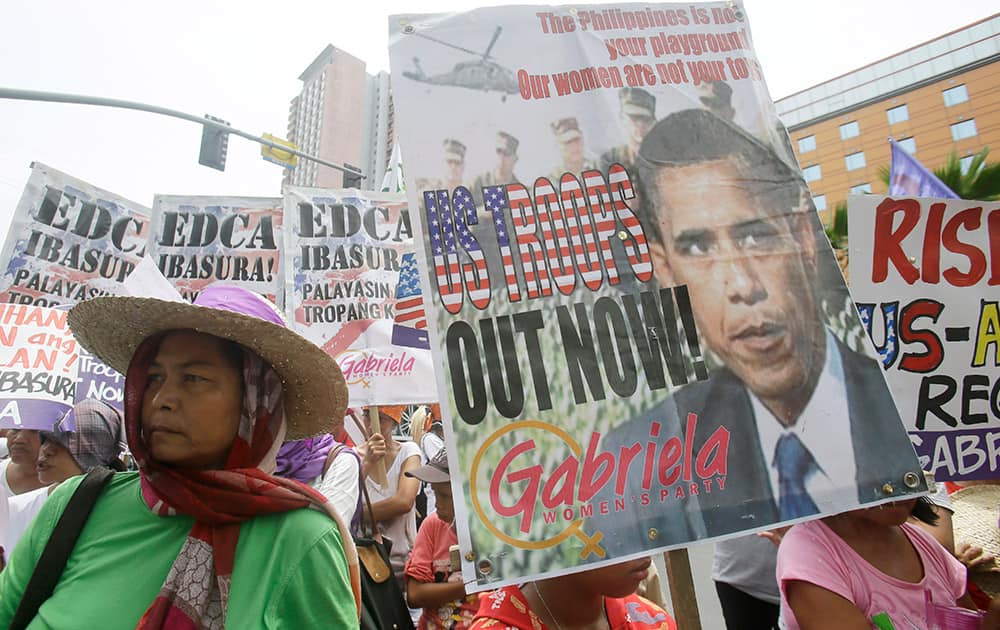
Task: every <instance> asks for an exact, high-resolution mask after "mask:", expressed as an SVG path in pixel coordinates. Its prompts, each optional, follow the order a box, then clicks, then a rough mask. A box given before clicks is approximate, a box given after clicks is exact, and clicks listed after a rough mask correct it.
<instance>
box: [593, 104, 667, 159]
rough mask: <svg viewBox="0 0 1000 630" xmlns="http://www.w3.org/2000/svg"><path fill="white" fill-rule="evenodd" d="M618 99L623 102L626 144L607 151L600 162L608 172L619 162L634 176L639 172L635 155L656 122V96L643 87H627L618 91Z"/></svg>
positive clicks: (622, 116) (622, 114)
mask: <svg viewBox="0 0 1000 630" xmlns="http://www.w3.org/2000/svg"><path fill="white" fill-rule="evenodd" d="M618 100H619V102H620V103H621V112H620V113H621V121H622V126H623V127H624V129H625V144H620V145H618V146H616V147H613V148H612V149H611V150H609V151H605V152H604V153H603V154H602V155H601V159H600V162H599V164H600V168H601V171H602V172H604V173H607V172H608V169H609V168H610V167H611V165H612V164H614V163H615V162H617V163H619V164H621V165H622V166H624V167H625V168H626V170H628V172H629V174H630V175H632V176H633V178H634V176H635V175H636V174H637V172H636V167H635V157H636V155H637V154H638V153H639V145H640V144H642V139H643V138H645V137H646V134H647V133H648V132H649V130H650V129H652V128H653V124H654V123H655V122H656V97H655V96H653V95H652V94H650V93H649V92H647V91H646V90H644V89H642V88H636V87H627V88H622V89H621V90H620V91H619V92H618Z"/></svg>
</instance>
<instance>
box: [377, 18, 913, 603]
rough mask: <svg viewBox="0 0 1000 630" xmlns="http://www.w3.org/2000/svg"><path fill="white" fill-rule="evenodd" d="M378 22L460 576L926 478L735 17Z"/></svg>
mask: <svg viewBox="0 0 1000 630" xmlns="http://www.w3.org/2000/svg"><path fill="white" fill-rule="evenodd" d="M390 30H391V48H390V57H391V63H392V81H393V94H394V97H395V103H396V111H397V116H398V121H399V127H398V128H399V130H400V137H401V140H400V143H401V147H402V150H403V159H404V162H405V163H406V165H407V170H406V176H407V182H406V190H407V193H408V196H409V200H410V208H411V213H412V217H413V227H414V231H415V234H416V241H417V245H416V251H417V255H418V257H419V258H420V261H421V263H422V269H423V270H424V272H423V273H424V275H423V277H422V282H423V291H424V295H425V297H426V299H425V305H426V306H427V308H428V309H429V310H428V312H427V320H428V328H429V338H430V344H431V348H432V351H433V352H434V353H435V358H436V361H435V364H436V365H438V366H439V370H438V386H439V392H440V396H441V404H442V413H443V415H444V417H445V420H446V423H445V424H446V437H447V443H448V447H449V457H450V466H451V472H452V483H453V489H454V491H455V497H456V514H457V517H456V524H457V526H458V531H459V539H460V543H461V546H462V548H463V550H465V551H464V553H463V570H464V571H465V572H466V579H470V576H474V577H475V579H476V584H475V586H474V588H478V589H483V588H488V587H492V586H498V585H503V584H510V583H516V582H519V581H521V580H523V579H524V578H526V577H529V576H544V575H552V574H557V573H565V572H566V571H567V570H578V569H581V568H585V567H593V566H599V565H602V564H608V563H612V562H615V561H619V560H624V559H628V558H630V557H636V556H639V555H646V554H649V553H650V552H651V551H653V550H658V549H665V548H670V547H677V546H684V545H687V544H689V543H691V542H692V541H695V540H700V539H706V538H713V537H722V536H728V535H734V534H736V533H739V532H746V531H752V530H759V529H763V528H767V527H771V526H774V525H776V524H778V523H788V522H793V521H795V520H798V519H803V518H809V517H814V516H816V515H820V514H829V513H834V512H839V511H843V510H846V509H850V508H851V507H854V506H857V505H860V504H873V503H877V502H881V501H888V500H892V499H897V498H899V497H900V496H905V495H906V494H908V493H913V492H920V491H924V490H925V485H924V481H923V478H922V475H920V474H919V473H920V470H919V467H918V465H917V459H916V456H915V454H914V452H913V448H912V447H911V445H910V443H909V439H908V437H907V435H906V433H905V431H904V430H903V427H902V423H901V421H900V419H899V415H898V412H897V411H896V408H895V405H894V404H893V401H892V398H891V396H890V394H889V392H888V389H887V386H886V382H885V378H884V376H883V374H882V372H881V370H880V369H879V366H878V363H877V362H876V360H875V359H874V357H875V353H874V350H873V349H872V347H871V343H870V341H869V340H868V339H867V338H866V337H865V335H864V333H863V330H862V327H861V323H860V321H859V319H858V315H857V312H856V311H855V310H854V308H853V304H852V302H851V300H850V298H849V296H848V293H847V290H846V287H845V284H844V280H843V277H842V275H841V273H840V270H839V267H838V266H837V263H836V260H835V258H834V256H833V253H832V251H831V249H830V246H829V244H828V242H827V241H826V239H825V237H824V233H823V229H822V225H821V223H820V221H819V218H818V216H817V214H816V212H815V208H814V207H813V206H812V202H811V198H810V196H809V194H808V188H807V186H806V184H805V182H804V181H803V179H802V176H801V173H800V172H799V170H798V167H797V166H796V163H795V159H794V156H793V154H792V151H791V149H790V147H789V143H788V136H787V134H786V133H785V131H784V129H783V128H782V127H781V125H780V123H779V121H778V120H777V118H776V115H775V112H774V108H773V105H772V104H771V101H770V98H769V96H768V94H767V90H766V87H765V85H764V82H763V78H762V76H761V72H760V67H759V64H758V62H757V60H756V58H755V56H754V52H753V48H752V43H751V35H750V31H749V28H748V26H747V23H746V17H745V15H744V13H743V11H742V9H741V8H740V7H739V6H738V5H733V4H731V3H715V4H697V5H689V4H657V5H650V6H648V7H645V6H643V7H639V6H638V5H621V6H615V5H605V6H587V7H585V8H584V7H572V8H571V7H538V6H523V7H510V8H496V9H479V10H475V11H470V12H467V13H456V14H447V15H429V16H428V15H424V16H408V15H402V16H393V17H392V18H390Z"/></svg>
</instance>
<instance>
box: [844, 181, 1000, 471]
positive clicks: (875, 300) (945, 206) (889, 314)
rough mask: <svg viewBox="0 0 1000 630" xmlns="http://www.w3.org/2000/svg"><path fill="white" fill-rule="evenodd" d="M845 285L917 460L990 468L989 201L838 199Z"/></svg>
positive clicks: (994, 218)
mask: <svg viewBox="0 0 1000 630" xmlns="http://www.w3.org/2000/svg"><path fill="white" fill-rule="evenodd" d="M848 220H849V223H850V234H851V258H850V271H851V292H852V293H853V294H854V299H855V300H856V301H857V303H858V309H859V310H860V312H861V320H862V322H863V323H864V324H865V326H866V328H867V329H868V331H869V332H870V333H871V334H872V337H873V339H874V340H875V345H876V347H877V349H878V351H879V354H880V356H881V358H882V366H883V367H884V368H885V370H886V374H887V375H888V378H889V384H890V386H891V387H892V391H893V393H894V395H895V397H896V401H897V402H898V403H899V410H900V415H901V416H902V418H903V421H904V422H905V424H906V426H907V428H908V429H909V430H910V435H911V439H912V440H913V443H914V445H915V446H916V449H917V453H918V455H920V460H921V464H922V465H923V466H924V468H925V469H926V470H929V471H931V472H933V473H934V475H935V477H936V478H937V479H939V480H946V479H995V478H996V477H997V476H998V472H1000V371H998V370H997V368H998V367H1000V306H998V304H1000V289H998V286H1000V204H997V203H984V202H980V201H963V200H957V199H930V198H898V197H883V196H875V195H863V196H861V195H859V196H851V197H849V202H848Z"/></svg>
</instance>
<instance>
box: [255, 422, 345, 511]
mask: <svg viewBox="0 0 1000 630" xmlns="http://www.w3.org/2000/svg"><path fill="white" fill-rule="evenodd" d="M360 469H361V462H360V457H359V456H358V454H357V453H356V452H354V449H352V448H350V447H349V446H347V445H345V444H342V443H340V442H338V441H337V440H335V439H334V437H333V436H332V435H330V434H329V433H327V434H324V435H320V436H317V437H312V438H306V439H304V440H295V441H292V442H285V443H284V444H282V445H281V449H279V450H278V461H277V468H276V469H275V471H274V474H275V475H277V476H279V477H285V478H287V479H294V480H296V481H301V482H302V483H304V484H307V485H309V486H312V487H313V488H315V489H316V490H318V491H319V492H321V493H322V494H323V496H325V497H326V498H327V499H329V500H330V503H331V504H333V508H334V509H335V510H336V511H337V514H339V515H340V516H341V518H343V519H344V521H345V522H347V523H350V524H351V529H352V531H356V529H357V528H356V524H357V522H358V519H359V518H360V516H361V514H360V511H359V510H360V508H361V489H360V487H359V485H358V483H359V482H358V480H359V479H360V478H361V476H360Z"/></svg>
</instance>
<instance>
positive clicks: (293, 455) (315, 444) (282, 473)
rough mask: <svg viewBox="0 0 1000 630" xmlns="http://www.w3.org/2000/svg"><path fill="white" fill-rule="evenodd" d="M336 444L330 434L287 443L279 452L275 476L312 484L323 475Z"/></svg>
mask: <svg viewBox="0 0 1000 630" xmlns="http://www.w3.org/2000/svg"><path fill="white" fill-rule="evenodd" d="M336 444H337V441H336V440H334V439H333V436H332V435H330V434H329V433H325V434H323V435H319V436H316V437H311V438H306V439H304V440H295V441H294V442H285V443H284V444H282V445H281V448H280V449H279V450H278V466H277V468H275V470H274V474H275V475H276V476H278V477H285V478H287V479H295V480H296V481H301V482H302V483H306V484H308V483H312V481H313V480H314V479H316V477H319V476H320V475H322V474H323V465H324V464H325V463H326V458H327V456H328V455H329V454H330V450H331V449H333V447H334V446H335V445H336Z"/></svg>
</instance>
